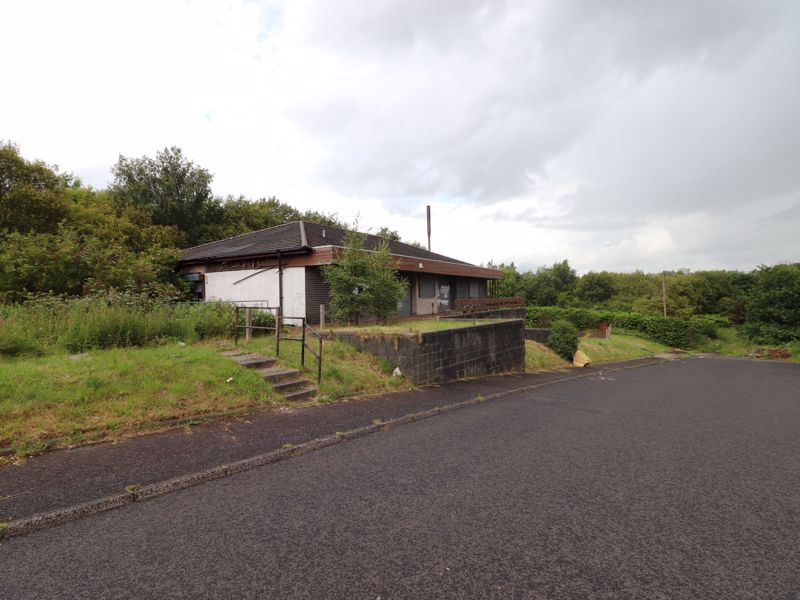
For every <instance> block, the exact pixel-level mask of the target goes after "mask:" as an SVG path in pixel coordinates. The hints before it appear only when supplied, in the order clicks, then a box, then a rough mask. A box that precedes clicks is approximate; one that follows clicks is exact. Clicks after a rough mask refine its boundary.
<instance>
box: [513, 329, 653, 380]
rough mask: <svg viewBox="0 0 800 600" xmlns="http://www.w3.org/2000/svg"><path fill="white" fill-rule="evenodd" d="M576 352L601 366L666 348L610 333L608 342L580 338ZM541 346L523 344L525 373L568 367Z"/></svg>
mask: <svg viewBox="0 0 800 600" xmlns="http://www.w3.org/2000/svg"><path fill="white" fill-rule="evenodd" d="M578 349H580V350H583V351H584V352H585V353H586V354H587V355H588V356H589V359H590V360H591V362H592V363H596V364H601V363H607V362H617V361H623V360H633V359H635V358H644V357H647V356H653V355H655V354H661V353H663V352H668V351H669V347H668V346H664V345H663V344H659V343H658V342H653V341H650V340H646V339H643V338H640V337H637V336H633V335H621V334H618V333H614V334H613V335H612V336H611V337H610V338H609V339H603V338H588V337H583V338H580V340H579V341H578ZM570 364H571V363H570V362H569V361H566V360H563V359H562V358H561V357H560V356H558V354H556V353H555V352H553V350H551V349H550V348H548V347H547V346H545V345H544V344H539V343H537V342H533V341H530V340H526V341H525V370H526V371H528V372H534V373H535V372H537V371H555V370H560V369H565V368H568V367H569V366H570Z"/></svg>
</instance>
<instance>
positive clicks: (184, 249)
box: [181, 220, 305, 252]
mask: <svg viewBox="0 0 800 600" xmlns="http://www.w3.org/2000/svg"><path fill="white" fill-rule="evenodd" d="M293 223H302V221H299V220H298V221H286V223H281V224H280V225H273V226H272V227H262V228H261V229H254V230H253V231H248V232H246V233H237V234H236V235H232V236H230V237H226V238H222V239H219V240H214V241H213V242H203V243H202V244H197V245H196V246H189V247H188V248H181V252H188V251H189V250H194V249H195V248H202V247H203V246H210V245H211V244H219V243H220V242H227V241H228V240H235V239H236V238H239V237H244V236H246V235H253V234H254V233H260V232H262V231H267V230H268V229H275V228H277V227H283V226H284V225H292V224H293ZM301 233H302V235H303V236H305V230H302V229H301Z"/></svg>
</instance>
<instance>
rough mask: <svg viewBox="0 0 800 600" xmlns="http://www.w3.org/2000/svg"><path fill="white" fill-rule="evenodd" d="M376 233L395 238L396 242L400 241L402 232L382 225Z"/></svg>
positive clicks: (389, 238)
mask: <svg viewBox="0 0 800 600" xmlns="http://www.w3.org/2000/svg"><path fill="white" fill-rule="evenodd" d="M375 235H377V236H378V237H382V238H384V239H387V240H394V241H395V242H399V241H400V234H399V233H398V232H397V231H395V230H394V229H389V228H388V227H381V228H380V229H379V230H378V233H376V234H375Z"/></svg>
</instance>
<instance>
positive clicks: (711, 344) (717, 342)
mask: <svg viewBox="0 0 800 600" xmlns="http://www.w3.org/2000/svg"><path fill="white" fill-rule="evenodd" d="M779 347H780V346H779ZM769 348H775V346H764V345H762V344H754V343H753V342H752V341H750V340H748V339H747V338H745V337H743V336H741V335H740V334H739V330H738V329H737V328H735V327H726V328H722V329H719V330H718V332H717V338H716V339H713V340H708V341H706V342H705V343H704V344H703V345H702V346H701V347H700V348H699V350H700V351H701V352H713V353H716V354H722V355H724V356H736V357H740V358H747V357H749V356H750V355H751V354H753V353H755V352H757V351H758V350H765V349H769ZM787 348H788V349H789V352H790V353H791V358H790V360H792V361H794V362H800V341H798V342H793V343H791V344H789V345H788V346H787Z"/></svg>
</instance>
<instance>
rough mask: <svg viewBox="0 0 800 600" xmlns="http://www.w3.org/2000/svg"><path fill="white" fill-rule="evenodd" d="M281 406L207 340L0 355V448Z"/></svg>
mask: <svg viewBox="0 0 800 600" xmlns="http://www.w3.org/2000/svg"><path fill="white" fill-rule="evenodd" d="M231 378H232V379H231ZM229 379H230V381H229ZM280 404H281V401H280V399H279V397H278V396H276V395H275V394H274V393H273V392H272V390H271V388H270V387H269V386H268V385H265V384H264V382H263V381H262V380H261V378H260V377H259V376H258V375H257V374H256V373H254V372H251V371H247V370H245V369H242V368H240V367H238V366H237V365H236V364H234V363H233V361H231V360H230V359H226V358H224V357H222V356H220V355H219V354H218V353H217V351H216V350H215V349H214V348H210V347H206V346H183V347H182V346H179V345H177V344H170V345H168V346H162V347H158V348H136V349H115V350H94V351H91V352H88V353H85V354H82V355H77V356H64V355H58V356H49V357H40V358H19V359H6V360H2V361H0V447H8V446H10V447H13V448H15V449H17V450H18V451H20V452H22V453H25V452H34V451H41V450H43V449H44V448H45V447H46V446H47V445H51V446H55V447H59V446H68V445H73V444H78V443H83V442H88V441H95V440H103V439H111V438H115V437H121V436H125V435H129V434H131V433H134V432H138V431H142V430H148V429H153V428H158V427H160V426H163V425H164V423H165V422H166V421H169V420H170V419H178V418H182V417H183V418H186V417H196V416H202V415H204V414H209V413H219V412H228V411H236V410H245V409H248V410H249V409H253V410H255V409H258V410H263V409H265V408H273V407H276V406H279V405H280Z"/></svg>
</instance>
